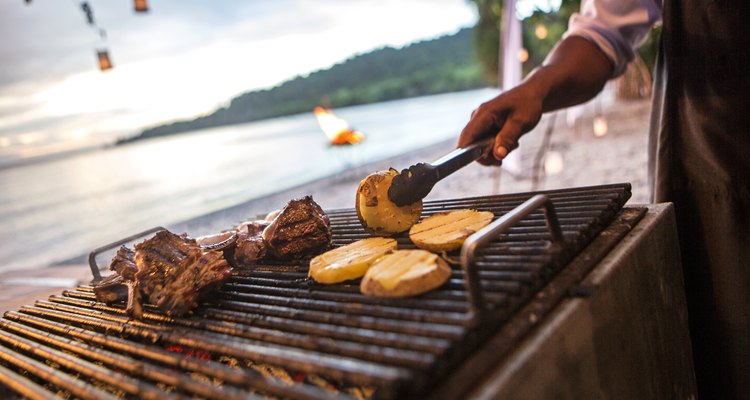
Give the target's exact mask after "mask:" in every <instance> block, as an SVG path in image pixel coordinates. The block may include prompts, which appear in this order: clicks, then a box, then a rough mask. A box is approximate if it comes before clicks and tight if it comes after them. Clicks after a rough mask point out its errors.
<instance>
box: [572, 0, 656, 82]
mask: <svg viewBox="0 0 750 400" xmlns="http://www.w3.org/2000/svg"><path fill="white" fill-rule="evenodd" d="M661 15H662V5H661V1H659V0H583V1H582V2H581V12H580V13H575V14H573V15H572V16H571V17H570V21H569V24H568V31H567V32H565V34H564V35H563V38H566V37H568V36H571V35H574V36H581V37H583V38H585V39H588V40H590V41H591V42H592V43H594V44H595V45H596V46H597V47H599V49H601V50H602V52H604V54H605V55H606V56H607V58H609V59H610V61H612V64H613V65H614V71H613V73H612V77H613V78H614V77H617V76H619V75H621V74H623V73H624V72H625V68H626V67H627V65H628V63H629V62H630V61H632V60H633V57H634V56H635V49H637V48H638V46H640V45H641V44H643V42H644V41H645V40H646V38H647V37H648V34H649V32H650V31H651V29H652V27H653V26H654V24H655V23H656V22H658V21H660V20H661Z"/></svg>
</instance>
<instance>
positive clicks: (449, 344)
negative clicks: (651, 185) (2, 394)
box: [0, 184, 630, 398]
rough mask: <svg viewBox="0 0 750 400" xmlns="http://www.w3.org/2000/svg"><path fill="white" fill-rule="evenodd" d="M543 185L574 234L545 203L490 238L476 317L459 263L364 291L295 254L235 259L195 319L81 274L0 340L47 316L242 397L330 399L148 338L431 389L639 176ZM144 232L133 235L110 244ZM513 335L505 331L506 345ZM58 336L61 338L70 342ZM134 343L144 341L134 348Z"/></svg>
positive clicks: (347, 221) (342, 215) (338, 231)
mask: <svg viewBox="0 0 750 400" xmlns="http://www.w3.org/2000/svg"><path fill="white" fill-rule="evenodd" d="M542 193H544V194H546V195H548V196H549V197H550V198H551V199H552V203H553V204H555V208H556V209H557V214H558V215H559V216H560V224H561V226H562V227H563V228H564V230H563V234H564V236H565V241H564V244H561V245H551V242H550V234H549V233H548V230H547V229H548V228H547V225H549V224H550V223H547V222H543V221H546V220H545V217H544V215H543V213H541V212H538V211H534V212H532V213H530V214H529V215H528V216H526V217H523V218H519V221H518V223H517V224H515V225H513V226H512V227H510V228H509V231H508V233H506V234H502V235H501V236H500V237H498V238H496V239H493V240H492V241H491V243H490V244H489V247H487V248H483V249H480V250H479V251H478V256H477V263H476V265H477V269H476V270H475V271H476V274H477V276H478V277H479V278H480V284H479V285H477V287H478V288H481V289H482V292H483V293H485V294H486V295H485V296H483V297H485V300H486V301H485V302H482V303H475V304H484V306H486V307H487V308H488V309H489V310H490V311H488V312H487V313H483V314H486V316H484V317H483V319H482V324H481V326H477V325H476V324H477V321H478V319H477V318H475V316H476V315H472V313H471V310H472V308H471V306H470V304H471V302H470V301H468V299H467V293H468V292H467V291H466V290H465V289H464V288H465V285H466V284H467V279H464V278H463V276H464V275H465V273H463V272H461V271H460V270H459V269H454V272H453V275H452V277H451V279H450V281H449V282H448V283H447V284H446V285H445V286H444V287H442V288H441V289H440V290H437V291H435V292H431V293H428V294H426V295H423V296H420V297H418V298H414V299H402V300H393V299H377V298H366V297H363V296H361V295H359V293H358V291H357V290H356V286H355V285H352V284H344V285H334V286H330V287H326V286H322V285H318V284H314V283H309V281H307V280H305V276H306V268H307V266H306V265H307V262H308V261H309V260H302V261H301V262H300V263H298V264H295V265H290V264H291V263H288V262H279V263H266V264H264V265H262V266H258V267H256V268H253V269H252V270H249V269H241V270H238V271H236V272H235V274H234V276H233V278H232V280H231V281H230V282H229V283H228V284H227V285H225V286H224V288H222V290H221V291H220V292H219V293H218V294H217V295H216V296H214V297H213V298H211V299H209V300H207V301H206V303H205V304H204V305H203V306H202V307H201V308H199V309H198V310H197V311H196V313H195V315H194V316H192V317H190V318H179V319H175V318H169V317H166V316H163V315H161V314H159V313H158V312H155V310H154V309H153V308H149V307H147V308H146V313H145V321H133V320H130V319H128V318H127V317H125V316H124V309H123V307H120V306H116V305H114V306H108V305H104V304H101V303H97V302H96V301H95V300H94V299H93V294H92V292H91V287H90V286H86V285H83V286H80V287H78V288H76V289H75V290H67V291H64V292H63V293H62V295H60V296H51V297H50V298H49V300H48V301H38V302H37V303H36V304H35V305H34V306H26V307H22V308H21V309H20V310H19V311H18V312H14V311H11V312H8V313H6V317H5V319H4V320H0V333H2V332H3V331H7V330H13V329H16V330H15V332H17V333H18V334H17V335H16V336H17V337H12V336H11V337H10V339H7V340H5V341H3V340H2V337H3V336H0V342H3V343H4V344H3V346H0V351H2V352H5V353H7V352H8V351H6V350H7V349H8V348H9V347H8V346H13V347H18V346H21V345H22V344H23V343H22V342H23V340H20V339H24V337H29V336H30V335H35V333H33V332H31V330H30V329H27V330H26V331H23V330H18V327H19V326H29V327H33V326H45V324H46V326H45V327H46V329H53V330H55V332H58V333H60V334H62V333H63V332H64V333H65V334H66V335H72V336H73V337H74V338H77V340H82V338H83V337H86V338H87V340H94V339H96V340H98V342H97V343H98V345H99V346H103V347H106V348H108V349H111V351H110V352H113V351H115V350H116V352H115V353H114V354H112V355H108V357H112V356H114V355H118V354H120V353H126V354H130V356H129V357H132V358H133V359H137V358H136V357H140V359H143V358H145V359H151V360H158V364H157V366H159V367H164V366H168V365H176V366H177V367H179V368H180V369H185V370H186V371H194V372H202V373H206V374H209V375H208V376H213V377H214V378H216V379H221V380H224V381H225V382H227V383H228V384H225V385H224V386H223V387H222V389H221V390H220V391H219V392H222V393H223V394H225V395H226V396H221V397H225V398H231V397H242V395H243V394H245V393H246V392H244V391H243V390H245V389H247V388H249V387H252V388H254V389H255V390H257V391H258V392H260V393H267V394H271V395H276V396H282V397H288V398H330V397H331V393H330V392H327V391H325V390H322V389H319V388H316V387H314V386H312V385H309V384H302V385H293V386H287V385H284V384H282V383H280V382H277V381H275V380H273V379H267V378H261V377H259V376H257V375H254V374H251V373H248V372H247V371H245V370H244V369H240V370H239V371H240V372H238V371H234V372H232V371H230V370H227V368H225V367H222V365H224V364H220V363H218V362H216V361H206V362H205V363H202V362H193V361H191V360H187V361H185V357H180V356H179V355H174V354H172V356H171V357H168V355H169V354H165V352H166V350H163V349H162V350H161V351H159V346H158V345H154V344H149V343H157V344H164V343H178V344H180V345H182V346H185V347H190V348H200V349H208V351H209V352H212V353H214V354H224V355H232V356H236V357H238V358H240V357H244V358H246V359H247V358H250V359H253V360H259V361H261V362H268V363H270V364H274V365H285V366H291V368H290V369H291V370H292V371H293V372H295V373H298V372H303V373H307V374H311V375H312V374H315V375H322V376H324V377H325V378H326V379H329V380H333V381H341V382H344V384H345V385H361V386H371V385H375V386H377V387H378V391H377V395H378V397H380V398H393V397H398V396H407V397H408V396H412V395H416V394H418V393H425V392H426V391H428V389H429V387H430V385H431V384H433V383H435V382H436V381H438V380H439V378H442V377H445V376H449V375H450V376H451V377H455V376H457V375H456V374H449V371H450V370H451V368H454V367H456V366H457V365H459V364H460V363H461V362H462V361H463V360H465V359H466V358H467V357H469V356H471V354H472V352H471V350H473V349H474V348H477V347H478V346H479V345H481V343H482V342H484V341H485V340H486V339H487V338H489V337H490V336H491V335H492V334H493V333H494V332H496V331H497V330H498V329H499V328H500V327H507V326H510V325H508V324H510V322H508V324H506V325H503V324H504V323H506V321H511V320H512V317H513V315H514V313H515V312H516V311H518V310H522V307H524V305H526V304H527V303H528V302H529V301H530V300H531V299H532V298H533V297H534V294H535V293H537V292H538V291H539V290H541V289H542V288H544V287H545V286H547V285H548V284H549V282H551V281H553V278H554V277H555V276H556V274H557V273H558V272H560V271H561V270H563V271H567V269H568V267H566V268H563V267H564V266H565V265H567V264H568V262H569V261H570V260H571V259H573V257H574V256H575V255H576V254H578V253H579V252H580V251H581V250H582V249H583V248H584V247H585V245H586V244H588V242H590V241H591V240H592V239H593V238H594V236H595V235H597V234H598V233H599V232H600V231H601V230H602V229H604V228H605V227H606V226H608V225H609V224H610V222H611V221H612V219H613V218H614V217H615V215H616V214H617V212H618V211H619V210H620V209H621V208H622V206H623V205H624V204H625V202H626V201H627V199H628V198H629V196H630V185H629V184H617V185H605V186H597V187H589V188H572V189H564V190H557V191H546V192H542ZM581 193H583V194H581ZM534 194H535V193H520V194H514V195H502V196H485V197H475V198H467V199H455V200H447V201H433V202H425V205H424V211H423V215H425V216H427V215H430V214H433V213H435V212H442V211H446V210H450V209H459V208H466V207H469V206H475V208H476V205H478V204H485V203H492V204H495V205H496V206H495V205H493V208H492V210H493V212H495V214H496V216H498V215H499V214H506V213H509V212H511V211H512V210H513V209H514V208H515V207H517V206H518V205H519V204H520V203H521V202H523V201H525V200H527V199H529V198H530V197H532V195H534ZM483 202H484V203H483ZM479 208H481V207H479ZM592 210H593V211H592ZM328 214H329V218H330V219H331V222H332V225H333V227H334V243H335V244H336V245H343V244H347V243H351V242H352V241H355V240H358V239H360V238H362V237H363V235H364V231H362V228H361V226H359V223H358V221H356V215H354V213H353V210H351V209H346V210H333V211H329V212H328ZM581 226H585V227H586V228H585V229H584V230H583V231H582V232H577V233H575V234H571V232H570V230H571V229H572V228H571V227H573V228H574V229H578V228H580V227H581ZM147 232H148V231H147ZM134 236H137V235H134ZM553 236H554V233H553ZM133 239H134V237H131V238H126V239H123V241H118V242H116V244H113V245H114V246H113V247H117V246H119V245H120V244H123V243H125V242H129V241H132V240H133ZM397 240H398V242H399V247H400V248H413V245H412V244H411V243H410V242H409V240H408V237H405V236H404V235H400V236H398V237H397ZM618 240H619V239H618ZM110 247H112V246H110ZM106 248H108V246H103V247H101V248H99V249H97V250H95V251H94V252H92V254H91V255H90V265H91V268H92V274H93V276H94V278H95V279H96V278H97V277H101V274H100V272H99V267H98V266H97V265H96V256H97V254H99V252H101V251H103V250H104V249H106ZM579 258H580V257H579ZM92 260H93V262H91V261H92ZM519 263H525V265H529V266H536V267H535V268H536V270H534V268H528V269H523V270H519V269H518V268H516V267H517V266H518V265H519ZM280 277H283V279H281V278H280ZM503 307H504V308H503ZM501 308H503V309H502V310H501ZM500 311H502V312H500ZM216 317H219V318H216ZM212 318H214V319H212ZM45 321H51V322H54V324H53V323H51V322H45ZM55 324H57V325H55ZM279 329H281V330H282V333H281V335H279V334H278V331H279ZM503 329H505V328H503ZM290 331H291V332H290ZM30 332H31V333H30ZM47 333H48V335H49V336H56V335H52V334H51V333H49V332H47ZM14 335H15V334H14ZM36 335H37V336H39V335H38V334H36ZM115 335H116V336H122V337H123V339H121V340H122V342H121V341H120V339H119V338H118V340H114V339H115V338H117V337H116V336H115ZM42 336H43V335H42ZM287 336H288V337H287ZM63 337H65V336H63ZM108 338H109V339H108ZM136 338H137V339H138V340H133V339H136ZM238 338H239V339H238ZM53 339H54V338H53ZM55 340H57V339H55ZM71 340H73V339H71ZM513 340H517V338H516V339H513ZM513 340H509V341H508V343H509V344H508V345H509V346H512V343H513ZM115 342H117V343H115ZM55 343H57V344H56V346H62V344H61V342H55ZM128 343H133V344H134V345H130V347H128ZM139 344H140V345H142V346H140V345H139ZM74 350H80V348H75V349H74ZM272 350H273V351H272ZM274 351H279V352H281V353H280V354H281V355H279V354H274ZM285 352H286V353H285ZM40 357H43V356H40ZM88 357H92V356H91V355H89V356H88ZM149 357H150V358H149ZM191 362H192V364H191ZM170 363H172V364H170ZM174 363H177V364H174ZM181 363H184V364H185V365H182V364H181ZM206 365H208V366H209V367H211V368H209V367H207V366H206ZM0 367H2V365H0ZM40 368H41V367H40ZM74 368H75V367H74ZM242 371H244V372H242ZM157 372H158V371H157ZM89 373H92V372H89ZM3 376H4V371H2V370H0V381H6V379H3ZM142 379H143V380H144V381H146V383H147V382H155V381H154V380H153V377H143V378H142ZM241 382H245V383H244V384H243V383H241ZM204 386H205V385H203V386H201V385H200V384H197V383H195V382H191V381H190V380H184V382H182V383H180V382H178V383H177V387H178V388H181V389H180V391H181V392H180V393H198V394H200V395H202V396H204V397H219V396H218V395H217V393H218V392H216V391H215V390H213V389H211V388H209V387H204ZM29 387H32V386H29ZM14 390H16V389H14ZM69 390H70V389H69ZM149 390H150V388H149V387H147V386H144V388H143V390H141V389H139V388H138V387H137V386H136V387H134V388H131V391H135V392H136V393H138V394H139V395H147V394H149V393H150V392H149ZM238 390H239V391H238ZM29 391H31V389H29ZM82 393H83V392H82ZM84 394H85V393H84ZM26 395H28V394H26ZM80 397H83V398H85V397H86V396H80Z"/></svg>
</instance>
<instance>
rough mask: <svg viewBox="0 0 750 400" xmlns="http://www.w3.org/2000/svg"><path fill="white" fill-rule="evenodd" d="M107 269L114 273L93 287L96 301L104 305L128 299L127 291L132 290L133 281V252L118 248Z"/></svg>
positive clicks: (135, 268)
mask: <svg viewBox="0 0 750 400" xmlns="http://www.w3.org/2000/svg"><path fill="white" fill-rule="evenodd" d="M109 269H110V270H111V271H114V272H115V273H114V274H112V275H110V276H108V277H106V278H105V279H104V280H103V281H101V282H99V284H98V285H97V286H96V287H94V295H96V300H97V301H101V302H104V303H113V302H116V301H122V300H125V299H127V298H128V291H129V290H132V288H129V287H128V286H132V285H133V283H134V281H135V273H136V271H137V270H138V269H137V267H136V266H135V252H134V251H133V250H131V249H129V248H127V247H125V246H122V247H120V249H119V250H117V253H116V254H115V256H114V257H112V261H111V262H110V263H109Z"/></svg>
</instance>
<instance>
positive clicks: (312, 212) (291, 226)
mask: <svg viewBox="0 0 750 400" xmlns="http://www.w3.org/2000/svg"><path fill="white" fill-rule="evenodd" d="M263 241H264V242H265V244H266V246H267V248H268V251H269V252H270V253H271V254H272V255H273V256H275V257H277V258H280V259H295V258H302V257H304V256H308V255H311V254H317V253H319V252H321V251H323V250H326V249H327V248H328V247H330V245H331V223H330V221H329V220H328V215H326V213H325V212H323V209H322V208H320V206H319V205H318V203H316V202H315V201H313V199H312V197H311V196H305V197H304V198H303V199H299V200H291V201H290V202H289V203H288V204H287V205H286V206H285V207H284V208H283V209H282V210H281V212H280V213H279V215H278V216H276V218H275V219H274V220H273V222H271V224H270V225H269V226H268V227H267V228H266V229H265V230H264V231H263Z"/></svg>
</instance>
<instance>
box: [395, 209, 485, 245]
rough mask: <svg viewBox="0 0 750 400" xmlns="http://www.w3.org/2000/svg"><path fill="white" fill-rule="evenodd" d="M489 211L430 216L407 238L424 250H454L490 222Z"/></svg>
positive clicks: (413, 229) (412, 229) (457, 212)
mask: <svg viewBox="0 0 750 400" xmlns="http://www.w3.org/2000/svg"><path fill="white" fill-rule="evenodd" d="M493 217H494V214H492V212H490V211H477V210H456V211H450V212H445V213H439V214H434V215H431V216H429V217H427V218H425V219H423V220H422V221H421V222H419V223H418V224H416V225H414V226H412V227H411V229H410V230H409V238H410V239H411V241H412V242H414V244H415V245H416V246H417V247H419V248H421V249H425V250H429V251H434V252H436V253H439V252H441V251H452V250H456V249H458V248H459V247H461V245H462V244H463V243H464V240H466V238H468V237H469V236H471V235H472V234H474V233H475V232H477V231H478V230H480V229H482V228H484V227H485V226H487V225H489V224H490V222H492V218H493Z"/></svg>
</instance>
